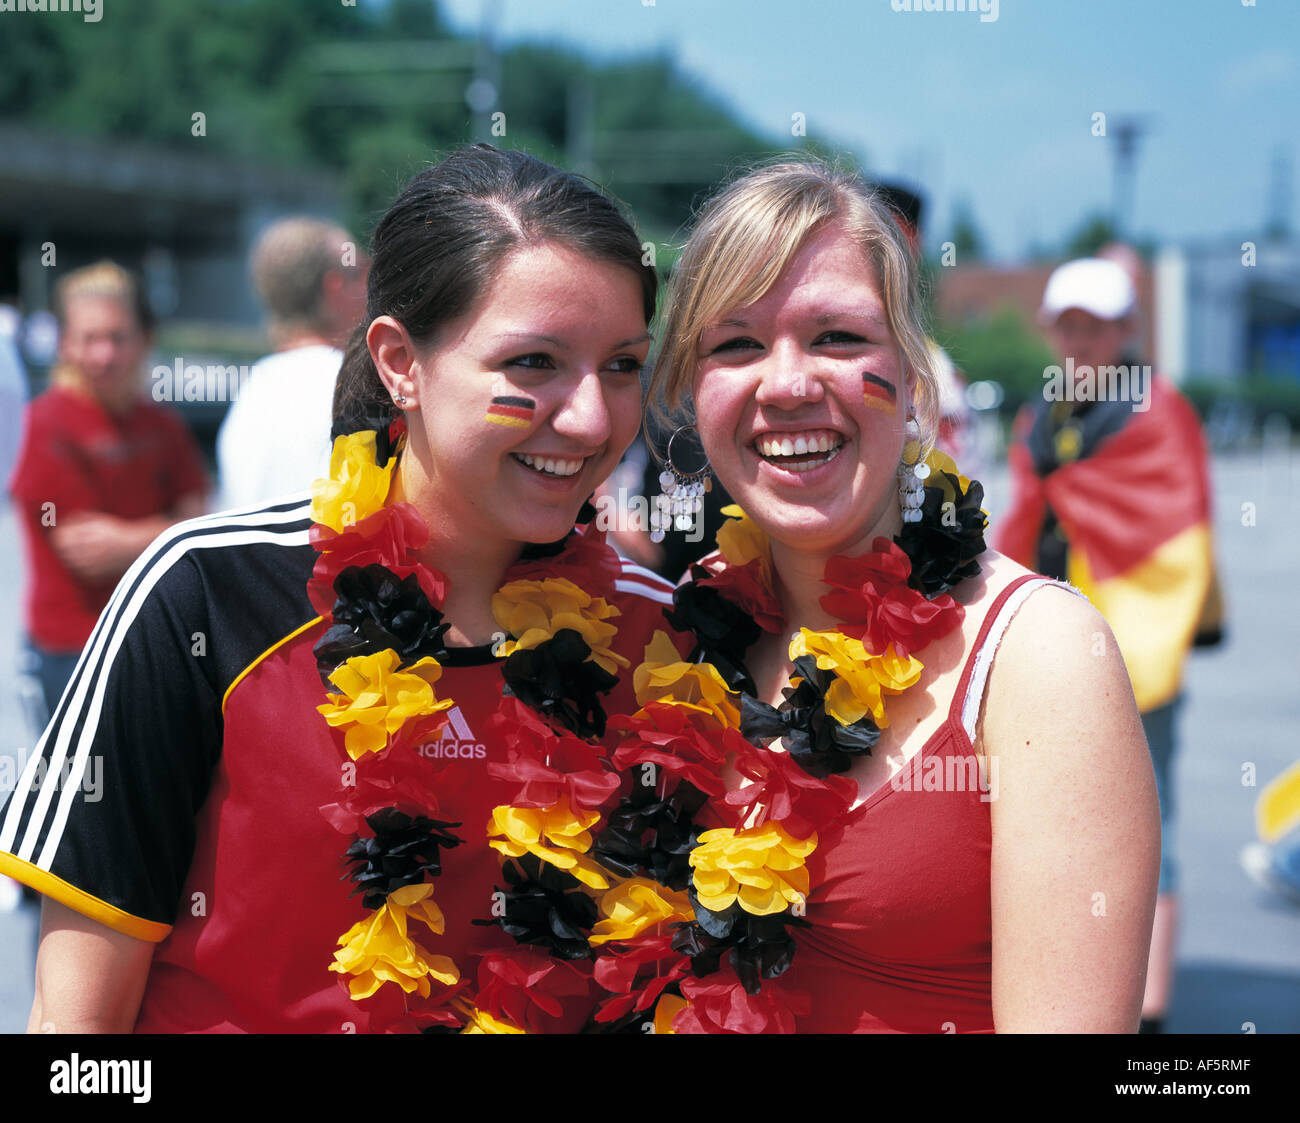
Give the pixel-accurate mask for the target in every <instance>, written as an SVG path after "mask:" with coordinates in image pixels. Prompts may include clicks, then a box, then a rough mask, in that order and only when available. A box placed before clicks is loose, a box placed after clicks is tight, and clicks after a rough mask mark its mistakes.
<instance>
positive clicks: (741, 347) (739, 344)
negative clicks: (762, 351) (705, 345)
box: [709, 335, 758, 355]
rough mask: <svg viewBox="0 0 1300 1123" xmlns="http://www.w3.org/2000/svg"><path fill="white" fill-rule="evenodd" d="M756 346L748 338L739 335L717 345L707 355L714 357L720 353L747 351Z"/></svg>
mask: <svg viewBox="0 0 1300 1123" xmlns="http://www.w3.org/2000/svg"><path fill="white" fill-rule="evenodd" d="M757 346H758V344H757V343H755V342H754V341H753V340H752V339H750V338H749V337H748V336H743V335H739V336H737V337H736V338H735V339H728V340H725V341H724V342H722V343H719V344H718V345H717V346H716V347H714V348H713V350H712V351H710V352H709V354H710V355H716V354H718V353H719V352H721V351H748V350H750V349H751V348H754V347H757Z"/></svg>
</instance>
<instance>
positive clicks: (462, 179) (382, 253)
mask: <svg viewBox="0 0 1300 1123" xmlns="http://www.w3.org/2000/svg"><path fill="white" fill-rule="evenodd" d="M546 242H558V243H560V244H562V245H564V246H566V247H567V248H569V249H572V250H574V251H576V252H578V253H581V254H584V255H586V256H588V257H590V258H592V259H594V260H597V261H603V262H609V263H611V264H615V265H626V266H627V267H628V268H629V269H633V270H635V271H636V273H637V275H638V276H639V277H640V279H641V292H642V297H643V303H644V311H645V317H646V322H647V323H649V322H650V320H651V319H652V318H653V316H654V309H655V296H656V293H657V290H658V279H657V278H656V276H655V271H654V268H653V267H650V266H646V265H645V264H643V262H642V253H643V250H642V246H641V242H640V239H639V238H638V237H637V234H636V231H635V230H634V229H633V228H632V225H631V223H630V222H629V221H628V219H627V218H625V217H624V215H623V214H622V212H621V211H620V209H619V207H618V206H617V205H616V204H615V203H614V201H613V200H611V199H610V198H609V197H608V196H606V195H605V194H603V193H602V192H601V191H600V190H599V189H598V188H596V187H595V186H594V185H593V184H591V183H589V182H587V181H586V180H583V179H581V178H579V177H578V176H575V175H571V174H569V173H568V172H563V171H560V170H559V169H558V168H553V167H551V166H550V165H549V164H545V163H543V162H542V161H541V160H538V159H536V158H535V157H532V156H529V155H526V154H525V153H523V152H505V151H502V150H500V149H497V148H494V147H492V146H491V145H489V144H475V145H470V146H467V147H465V148H461V149H458V150H457V151H455V152H453V153H452V154H451V155H450V156H448V157H447V158H446V159H445V160H443V161H442V162H441V163H440V164H436V165H434V166H433V167H431V168H426V169H425V170H424V171H422V172H420V173H419V174H418V175H416V176H415V177H414V178H413V179H412V180H411V181H410V182H409V183H408V184H407V185H406V187H405V188H404V189H403V190H402V193H401V194H400V195H399V196H398V197H397V200H396V201H395V202H394V203H393V205H392V206H391V207H390V208H389V209H388V213H387V214H385V215H384V217H383V218H382V219H381V220H380V221H379V225H378V226H377V227H376V228H375V234H374V240H373V244H372V246H371V250H370V254H371V263H370V276H369V280H368V283H367V287H366V315H365V318H364V319H363V321H362V322H361V324H360V325H358V327H357V329H356V330H355V331H354V332H353V333H352V338H351V340H350V341H349V343H348V348H347V353H346V354H345V356H344V358H343V366H342V369H341V370H340V371H339V378H338V384H337V386H336V387H335V391H334V425H333V432H332V436H335V437H337V436H339V435H340V434H343V433H352V432H356V431H358V430H360V429H368V428H370V429H378V428H382V427H385V426H387V425H388V423H389V422H390V421H392V419H393V418H394V417H395V416H396V407H395V406H394V405H393V402H392V399H391V398H390V397H389V394H388V390H387V389H386V388H385V386H384V384H383V382H382V381H380V378H379V373H378V371H376V369H375V364H374V361H373V359H372V358H371V357H370V350H369V348H368V347H367V346H366V331H367V329H368V328H369V327H370V324H371V322H372V321H373V320H374V319H375V318H376V317H378V316H392V317H393V318H394V319H395V320H397V321H398V322H399V323H400V324H401V325H402V326H403V327H405V328H406V330H407V331H408V332H409V333H410V335H411V338H412V339H413V340H414V341H415V342H416V343H417V344H422V343H427V342H428V341H429V340H430V339H432V337H433V335H434V333H435V332H436V331H437V330H438V329H439V328H440V327H442V326H443V325H444V324H446V323H448V322H450V321H452V320H455V319H456V318H457V317H459V316H462V315H464V314H465V313H466V312H468V311H469V310H470V309H471V308H472V307H473V306H474V303H475V301H477V300H478V299H479V297H480V296H482V294H483V293H485V292H487V290H488V288H489V286H490V285H491V283H492V280H493V278H494V277H495V275H496V272H497V270H498V269H499V268H500V266H501V263H502V262H503V261H504V260H505V258H506V257H507V256H508V255H509V254H510V253H512V252H513V251H515V250H517V249H520V248H522V247H524V246H529V245H541V244H543V243H546Z"/></svg>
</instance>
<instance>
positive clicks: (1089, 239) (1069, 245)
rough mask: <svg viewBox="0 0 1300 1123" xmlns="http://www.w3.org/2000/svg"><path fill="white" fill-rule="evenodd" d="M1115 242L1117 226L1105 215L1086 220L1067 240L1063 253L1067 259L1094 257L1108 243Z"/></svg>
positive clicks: (1095, 215) (1092, 216) (1096, 215)
mask: <svg viewBox="0 0 1300 1123" xmlns="http://www.w3.org/2000/svg"><path fill="white" fill-rule="evenodd" d="M1113 241H1115V224H1114V223H1113V222H1111V220H1110V219H1109V218H1107V217H1106V216H1105V215H1104V214H1094V215H1090V216H1089V217H1088V218H1085V219H1084V220H1083V222H1082V223H1080V224H1079V228H1078V229H1077V230H1076V231H1075V232H1074V233H1073V234H1072V235H1070V237H1069V238H1068V239H1067V240H1066V243H1065V247H1064V249H1063V251H1062V252H1063V253H1064V255H1065V256H1066V257H1067V258H1076V257H1092V255H1093V254H1095V253H1096V252H1097V251H1098V250H1099V249H1101V247H1102V246H1104V245H1106V243H1107V242H1113Z"/></svg>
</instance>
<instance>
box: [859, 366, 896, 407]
mask: <svg viewBox="0 0 1300 1123" xmlns="http://www.w3.org/2000/svg"><path fill="white" fill-rule="evenodd" d="M897 400H898V392H897V391H896V390H895V389H894V387H893V385H892V384H891V383H889V382H886V381H885V380H884V379H883V378H881V377H880V376H879V375H878V374H872V373H871V372H870V371H863V372H862V403H863V405H865V406H866V407H867V408H868V409H879V410H883V411H884V412H885V413H893V412H894V404H895V402H897Z"/></svg>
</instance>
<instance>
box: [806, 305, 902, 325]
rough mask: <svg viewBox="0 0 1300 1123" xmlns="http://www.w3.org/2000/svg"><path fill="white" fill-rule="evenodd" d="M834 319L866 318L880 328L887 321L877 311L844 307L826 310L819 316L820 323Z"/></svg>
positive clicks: (818, 321) (827, 322)
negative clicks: (836, 310)
mask: <svg viewBox="0 0 1300 1123" xmlns="http://www.w3.org/2000/svg"><path fill="white" fill-rule="evenodd" d="M832 320H864V321H866V322H867V323H868V324H874V325H875V326H876V327H878V328H884V327H885V321H884V320H883V319H881V317H880V315H879V314H878V313H876V312H864V311H862V310H861V309H848V308H846V309H844V310H843V311H840V312H826V313H824V314H823V315H821V316H818V317H817V321H816V322H817V323H818V325H821V324H829V323H830V322H831V321H832Z"/></svg>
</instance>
